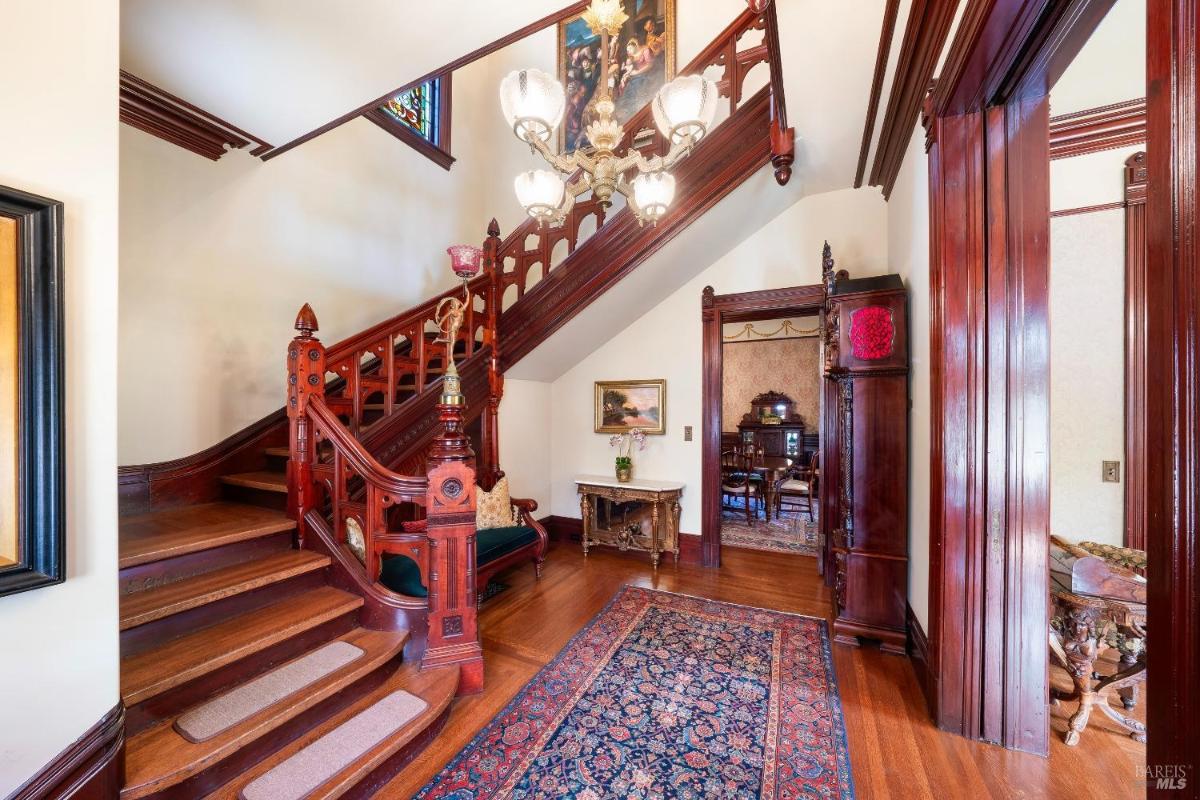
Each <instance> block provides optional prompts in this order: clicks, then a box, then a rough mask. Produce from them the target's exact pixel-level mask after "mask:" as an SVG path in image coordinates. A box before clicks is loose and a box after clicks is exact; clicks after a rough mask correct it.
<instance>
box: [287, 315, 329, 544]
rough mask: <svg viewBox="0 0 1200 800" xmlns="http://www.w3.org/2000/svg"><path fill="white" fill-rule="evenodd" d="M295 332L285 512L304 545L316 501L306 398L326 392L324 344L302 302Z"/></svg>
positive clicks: (313, 443) (289, 367)
mask: <svg viewBox="0 0 1200 800" xmlns="http://www.w3.org/2000/svg"><path fill="white" fill-rule="evenodd" d="M296 330H297V331H298V333H297V334H296V336H295V338H293V339H292V342H291V344H290V345H288V356H287V373H288V399H287V415H288V449H289V450H290V451H291V452H290V458H289V459H288V464H287V482H288V501H287V511H288V515H289V516H290V517H291V518H292V519H294V520H296V522H297V531H298V536H299V538H300V545H301V546H302V547H303V545H304V531H305V525H304V515H305V514H306V513H308V511H309V509H311V508H313V507H314V506H315V504H316V486H315V484H314V483H313V475H312V468H313V463H314V462H315V461H316V453H317V448H316V441H315V432H314V430H313V425H312V421H311V420H310V419H309V417H308V401H309V399H310V398H313V397H324V396H325V346H324V345H323V344H321V341H320V340H319V339H317V337H316V336H314V335H313V334H315V333H316V331H317V315H316V314H314V313H313V310H312V307H311V306H309V305H308V303H305V304H304V306H303V307H302V308H301V309H300V313H299V314H297V315H296Z"/></svg>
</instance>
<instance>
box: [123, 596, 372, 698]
mask: <svg viewBox="0 0 1200 800" xmlns="http://www.w3.org/2000/svg"><path fill="white" fill-rule="evenodd" d="M362 604H363V600H362V598H361V597H358V596H356V595H352V594H350V593H349V592H343V591H341V590H340V589H334V588H333V587H331V586H322V587H320V588H318V589H313V590H311V591H308V592H304V593H303V594H299V595H296V596H294V597H289V598H287V599H286V600H282V601H280V602H278V603H274V604H272V605H269V606H265V607H264V608H260V609H257V610H255V611H250V612H248V613H245V614H240V615H238V616H236V617H232V618H230V619H228V620H226V621H224V622H221V623H219V624H217V625H213V626H212V627H209V628H203V629H201V630H199V631H197V632H195V633H191V634H188V635H187V636H181V637H179V638H178V639H172V640H171V641H169V642H166V643H165V644H162V645H160V646H158V647H155V648H152V649H150V650H146V651H144V652H141V653H137V654H136V655H131V656H127V657H126V658H123V659H121V697H122V699H123V700H124V701H125V705H126V706H132V705H134V704H136V703H140V702H142V701H144V700H147V699H149V698H151V697H154V696H156V695H159V694H161V693H163V692H165V691H168V690H169V689H173V688H175V687H176V686H180V685H182V684H184V683H186V682H188V681H190V680H193V679H195V678H199V677H201V676H203V675H206V674H208V673H210V672H213V671H215V670H217V669H219V668H221V667H223V666H225V665H227V664H232V663H233V662H235V661H237V660H239V659H242V658H245V657H247V656H249V655H252V654H254V653H257V652H259V651H261V650H265V649H266V648H268V647H271V646H272V645H274V644H277V643H279V642H282V641H284V640H286V639H290V638H291V637H293V636H296V635H298V634H300V633H302V632H304V631H307V630H310V629H312V628H315V627H317V626H318V625H321V624H322V623H325V622H328V621H330V620H333V619H336V618H338V617H340V616H342V615H344V614H349V613H351V612H353V611H354V610H356V609H358V608H359V607H361V606H362Z"/></svg>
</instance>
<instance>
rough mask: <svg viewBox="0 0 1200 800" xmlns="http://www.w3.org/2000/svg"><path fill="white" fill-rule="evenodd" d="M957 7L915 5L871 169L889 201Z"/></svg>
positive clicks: (951, 3) (948, 2) (941, 0)
mask: <svg viewBox="0 0 1200 800" xmlns="http://www.w3.org/2000/svg"><path fill="white" fill-rule="evenodd" d="M957 7H958V3H957V2H956V1H955V0H913V4H912V7H911V9H910V10H909V12H908V24H907V25H906V26H905V29H904V39H903V40H901V43H900V55H899V58H897V60H896V72H895V74H894V75H893V76H892V89H891V92H890V93H889V95H888V104H887V111H886V112H885V113H884V116H883V125H882V127H881V128H880V130H879V142H878V144H876V146H875V161H874V163H873V164H872V166H871V179H870V185H871V186H880V187H883V196H884V197H885V198H887V197H890V196H891V194H892V187H893V186H895V184H896V177H897V176H898V175H899V174H900V164H901V163H902V162H903V160H904V153H905V152H906V151H907V149H908V143H909V142H910V141H912V136H913V130H914V129H915V128H916V125H917V120H918V119H919V118H920V114H921V102H922V101H923V100H924V98H925V94H926V92H928V91H929V85H930V82H931V81H932V80H933V71H934V69H935V68H936V67H937V62H938V57H939V56H940V55H941V53H942V48H943V47H945V45H946V38H947V37H948V36H949V35H950V25H951V24H952V23H953V22H954V11H955V9H956V8H957ZM885 58H886V56H885Z"/></svg>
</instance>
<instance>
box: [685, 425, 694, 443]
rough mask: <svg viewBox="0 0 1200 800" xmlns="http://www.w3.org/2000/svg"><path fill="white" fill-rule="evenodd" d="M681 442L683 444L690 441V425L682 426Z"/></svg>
mask: <svg viewBox="0 0 1200 800" xmlns="http://www.w3.org/2000/svg"><path fill="white" fill-rule="evenodd" d="M683 440H684V441H685V442H690V441H691V440H692V426H691V425H684V426H683Z"/></svg>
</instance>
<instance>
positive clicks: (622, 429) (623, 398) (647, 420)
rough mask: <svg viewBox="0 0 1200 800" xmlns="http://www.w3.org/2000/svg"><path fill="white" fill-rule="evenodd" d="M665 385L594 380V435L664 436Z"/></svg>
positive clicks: (664, 383)
mask: <svg viewBox="0 0 1200 800" xmlns="http://www.w3.org/2000/svg"><path fill="white" fill-rule="evenodd" d="M666 403H667V382H666V381H665V380H662V379H657V380H645V381H596V433H626V432H628V431H631V430H633V429H634V428H640V429H641V430H642V431H643V432H644V433H658V434H661V433H666V431H667V429H666V413H665V411H666Z"/></svg>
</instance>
